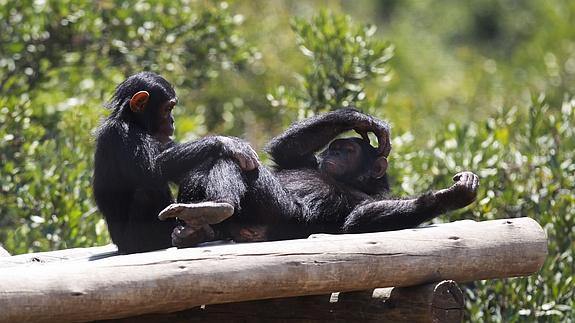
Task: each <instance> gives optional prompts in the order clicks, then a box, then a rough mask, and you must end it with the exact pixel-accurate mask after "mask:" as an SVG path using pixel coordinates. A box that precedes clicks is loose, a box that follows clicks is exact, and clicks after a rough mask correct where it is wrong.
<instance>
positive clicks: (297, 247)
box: [0, 218, 547, 322]
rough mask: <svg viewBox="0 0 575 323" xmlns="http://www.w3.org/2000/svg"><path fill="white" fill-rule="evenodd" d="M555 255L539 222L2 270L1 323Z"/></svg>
mask: <svg viewBox="0 0 575 323" xmlns="http://www.w3.org/2000/svg"><path fill="white" fill-rule="evenodd" d="M546 255H547V239H546V236H545V232H544V231H543V229H542V228H541V226H539V224H537V222H535V221H534V220H532V219H529V218H517V219H507V220H494V221H485V222H477V223H476V222H473V221H462V222H455V223H448V224H442V225H433V226H430V227H426V228H417V229H410V230H401V231H390V232H381V233H371V234H356V235H339V236H327V237H322V238H317V239H302V240H291V241H278V242H260V243H245V244H234V245H223V246H212V247H204V248H190V249H181V250H173V249H168V250H166V251H159V252H150V253H143V254H134V255H125V256H117V257H110V258H106V259H100V260H96V261H92V262H88V263H79V262H72V263H66V262H64V263H47V264H43V265H41V266H18V267H9V268H4V269H1V270H0V308H2V311H0V321H4V322H14V321H57V322H64V321H91V320H97V319H113V318H121V317H128V316H134V315H140V314H146V313H154V312H156V313H157V312H160V313H162V312H163V313H169V312H175V311H180V310H184V309H188V308H192V307H196V306H200V305H202V304H218V303H230V302H239V301H247V300H256V299H269V298H278V297H293V296H303V295H321V294H326V293H330V292H334V291H343V292H345V291H354V290H366V289H370V288H374V287H391V286H397V287H404V286H413V285H420V284H424V283H429V282H433V281H440V280H444V279H452V280H455V281H458V282H465V281H473V280H479V279H490V278H501V277H513V276H523V275H529V274H532V273H534V272H537V271H538V270H539V269H540V268H541V266H542V265H543V262H544V260H545V257H546Z"/></svg>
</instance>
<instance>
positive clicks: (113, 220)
mask: <svg viewBox="0 0 575 323" xmlns="http://www.w3.org/2000/svg"><path fill="white" fill-rule="evenodd" d="M138 91H147V92H149V94H150V95H149V100H148V101H147V104H146V105H145V108H144V110H143V111H141V112H134V111H132V110H131V109H130V99H131V98H132V97H133V96H134V94H136V93H137V92H138ZM170 100H174V102H175V100H176V93H175V91H174V89H173V88H172V86H171V85H170V83H169V82H168V81H166V80H165V79H164V78H162V77H161V76H159V75H157V74H154V73H149V72H142V73H138V74H136V75H133V76H131V77H129V78H128V79H126V80H125V81H124V82H122V83H121V84H120V85H118V87H117V88H116V91H115V93H114V96H113V98H112V99H111V101H110V102H109V103H108V105H107V107H108V108H110V109H111V110H112V112H111V113H110V115H109V116H108V117H107V118H106V119H105V120H103V122H102V123H101V125H100V127H99V128H98V129H97V131H96V152H95V156H94V160H95V168H94V176H93V190H94V197H95V200H96V204H97V206H98V208H99V210H100V211H101V212H102V214H103V215H104V217H105V219H106V222H107V225H108V230H109V232H110V236H111V238H112V241H113V242H114V243H115V244H116V245H117V246H118V249H119V251H120V252H121V253H133V252H143V251H149V250H156V249H162V248H168V247H171V245H172V243H171V233H172V230H173V228H174V227H175V221H174V220H173V219H172V220H168V221H160V220H158V213H159V212H160V211H161V210H162V209H163V208H165V207H166V206H168V205H169V204H171V203H173V198H172V195H171V192H170V189H169V186H168V182H169V181H174V182H175V181H178V180H179V178H180V177H181V175H183V174H185V173H186V172H187V171H189V170H190V169H191V168H192V166H194V165H196V164H200V162H206V161H209V160H212V159H213V158H215V157H220V156H223V158H225V157H226V156H233V155H234V154H237V151H238V149H239V150H241V149H242V148H243V147H242V146H241V145H239V144H238V145H235V143H239V141H234V140H228V141H226V142H225V143H224V142H223V141H222V140H219V139H218V138H217V137H207V138H203V139H200V140H197V141H191V142H187V143H184V144H177V143H175V142H173V141H171V140H169V139H168V141H165V140H160V139H159V138H160V137H162V138H169V136H171V135H172V134H173V122H174V120H173V117H172V115H171V109H170V111H169V115H168V116H166V117H163V118H162V117H160V113H159V109H160V107H161V106H162V105H163V104H165V103H166V102H168V101H170ZM161 120H163V122H168V123H171V126H168V127H170V128H171V130H168V132H169V133H161V132H162V131H164V132H165V130H162V127H161V126H160V125H161V122H162V121H161ZM158 132H160V133H158ZM246 146H247V145H246ZM248 148H249V147H248ZM234 149H235V150H234ZM250 149H251V148H250ZM230 160H231V159H230Z"/></svg>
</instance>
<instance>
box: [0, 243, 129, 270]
mask: <svg viewBox="0 0 575 323" xmlns="http://www.w3.org/2000/svg"><path fill="white" fill-rule="evenodd" d="M117 254H118V248H117V247H116V246H115V245H113V244H109V245H106V246H100V247H91V248H73V249H64V250H57V251H48V252H36V253H27V254H22V255H15V256H12V257H6V258H1V259H0V269H2V268H6V267H13V266H20V265H36V264H45V263H49V262H62V261H92V260H98V259H103V258H106V257H111V256H115V255H117Z"/></svg>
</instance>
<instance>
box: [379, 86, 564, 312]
mask: <svg viewBox="0 0 575 323" xmlns="http://www.w3.org/2000/svg"><path fill="white" fill-rule="evenodd" d="M523 112H524V113H523ZM574 120H575V99H569V100H565V102H564V103H563V104H562V106H561V107H550V106H549V105H548V104H547V103H546V102H545V100H544V97H543V96H541V97H539V98H534V100H533V103H532V104H531V106H530V107H529V108H528V109H526V111H518V109H510V110H507V111H501V112H499V113H498V114H497V115H495V116H494V117H491V118H488V119H487V120H486V121H483V122H474V123H470V124H468V125H454V124H450V125H449V126H448V127H447V129H446V130H445V131H444V132H443V133H440V134H438V136H437V138H436V139H435V140H433V141H431V142H430V143H429V145H428V147H427V149H421V148H420V147H414V146H413V145H412V136H411V135H410V134H409V133H408V134H405V135H403V136H401V137H398V138H396V139H395V140H394V152H392V156H394V157H393V159H391V160H390V165H392V169H391V172H392V174H393V175H394V177H395V178H396V179H397V180H398V181H401V189H397V192H398V193H399V192H402V193H403V192H405V191H407V192H409V193H415V192H421V191H423V190H426V189H427V188H428V187H445V186H446V185H449V179H450V177H451V175H453V174H455V173H457V172H459V171H462V170H468V169H471V170H474V171H476V172H477V173H478V174H479V175H480V178H481V188H480V192H479V198H478V201H477V202H476V203H474V204H472V206H470V207H468V208H467V209H466V210H464V211H459V212H455V213H452V214H451V215H450V216H449V217H448V218H445V217H443V220H444V221H448V220H449V221H453V220H459V219H474V220H492V219H495V218H506V217H510V218H512V217H523V216H527V217H530V218H533V219H535V220H537V222H539V223H540V224H541V225H542V226H543V228H544V229H545V231H546V233H547V237H548V239H549V256H548V258H547V261H546V262H545V265H544V267H543V269H542V270H541V272H540V273H539V274H537V275H533V276H531V277H527V278H516V279H507V280H489V281H481V282H476V283H475V284H472V285H471V286H468V287H469V288H467V309H468V310H469V315H470V319H471V320H472V321H477V322H483V321H487V322H491V321H504V322H516V321H524V320H528V321H536V320H545V321H561V322H567V321H570V320H571V319H572V317H573V315H574V314H575V313H574V308H575V303H574V300H575V295H574V290H575V282H574V279H573V277H575V272H574V267H573V260H574V254H573V248H574V245H573V237H574V232H573V230H574V228H575V196H574V195H573V192H574V190H575V162H574V161H575V130H574V129H575V122H574ZM430 172H431V175H432V176H430V177H424V178H422V177H421V176H422V174H429V173H430ZM396 188H397V186H396Z"/></svg>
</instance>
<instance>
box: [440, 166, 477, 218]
mask: <svg viewBox="0 0 575 323" xmlns="http://www.w3.org/2000/svg"><path fill="white" fill-rule="evenodd" d="M453 181H454V182H455V184H453V185H452V186H451V187H450V188H447V189H445V190H441V191H438V192H437V193H438V194H439V195H440V196H441V199H442V201H443V202H444V203H447V206H448V208H449V209H459V208H462V207H465V206H467V205H469V204H471V203H472V202H473V201H475V198H476V197H477V189H478V188H479V177H478V176H477V175H475V174H473V173H472V172H461V173H457V174H456V175H455V176H453Z"/></svg>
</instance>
